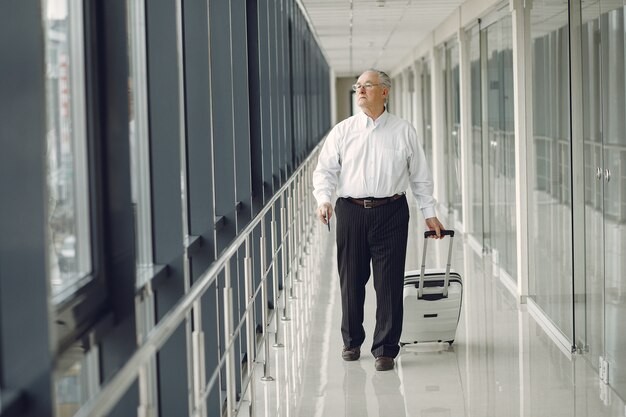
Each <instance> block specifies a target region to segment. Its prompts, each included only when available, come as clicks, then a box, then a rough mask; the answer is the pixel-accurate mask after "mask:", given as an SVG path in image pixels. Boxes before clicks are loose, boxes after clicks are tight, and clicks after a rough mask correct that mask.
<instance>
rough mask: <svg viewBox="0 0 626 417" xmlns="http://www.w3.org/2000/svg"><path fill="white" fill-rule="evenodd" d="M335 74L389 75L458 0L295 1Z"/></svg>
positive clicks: (459, 2)
mask: <svg viewBox="0 0 626 417" xmlns="http://www.w3.org/2000/svg"><path fill="white" fill-rule="evenodd" d="M300 1H301V3H302V5H303V6H304V8H305V9H306V12H307V14H308V16H309V18H310V20H311V23H312V25H313V27H314V30H315V32H316V34H317V37H318V39H319V41H320V43H321V47H322V49H323V50H324V53H325V54H326V57H327V58H328V61H329V62H328V63H329V65H330V66H331V68H332V69H333V70H334V71H335V74H336V75H337V76H352V75H357V74H360V73H361V72H362V71H364V70H366V69H368V68H377V69H381V70H383V71H391V70H393V69H395V67H396V66H397V65H399V64H400V62H401V61H402V59H403V58H406V56H407V55H408V54H409V52H410V51H411V50H412V49H413V48H414V47H415V46H417V45H418V44H419V43H420V42H421V41H422V40H423V39H424V38H425V37H426V36H428V34H429V33H430V32H432V31H433V29H435V28H436V27H437V26H438V25H439V24H440V23H441V22H443V21H444V20H445V18H447V17H448V16H449V15H450V14H451V13H452V12H453V11H454V10H455V9H456V8H457V7H458V6H459V5H460V4H461V3H463V0H300Z"/></svg>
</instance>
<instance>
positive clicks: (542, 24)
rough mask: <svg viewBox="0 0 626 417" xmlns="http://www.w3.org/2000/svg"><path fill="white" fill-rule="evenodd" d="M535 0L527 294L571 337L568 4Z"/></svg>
mask: <svg viewBox="0 0 626 417" xmlns="http://www.w3.org/2000/svg"><path fill="white" fill-rule="evenodd" d="M555 7H556V6H554V2H551V1H535V2H534V3H533V9H532V11H531V38H532V40H531V45H532V68H533V70H532V77H531V80H532V105H533V110H532V118H533V136H532V142H531V152H530V153H529V156H531V157H532V158H533V161H532V165H530V166H531V167H532V166H533V165H534V169H529V170H528V172H527V175H528V186H529V194H528V204H529V210H528V213H529V215H528V217H529V218H528V225H529V227H528V233H529V236H528V241H529V242H532V244H531V245H530V246H529V256H530V257H531V259H532V261H531V262H530V263H529V265H530V270H529V276H530V281H529V292H530V296H531V297H532V298H533V299H534V301H535V302H536V303H537V304H538V305H539V306H540V307H541V308H542V309H543V311H544V312H545V314H546V315H547V316H548V317H549V318H550V319H551V320H552V321H553V322H554V324H555V325H556V326H557V327H558V328H560V329H561V331H562V332H563V333H564V334H565V335H567V336H568V337H571V335H572V331H573V329H572V308H573V305H572V299H573V298H572V297H573V295H572V273H573V272H572V257H571V254H572V246H571V242H572V232H571V229H572V228H571V224H572V207H571V175H570V153H571V151H570V134H569V133H570V132H569V126H570V119H569V108H570V96H569V31H568V26H567V23H568V8H567V4H563V5H561V6H560V7H556V8H555Z"/></svg>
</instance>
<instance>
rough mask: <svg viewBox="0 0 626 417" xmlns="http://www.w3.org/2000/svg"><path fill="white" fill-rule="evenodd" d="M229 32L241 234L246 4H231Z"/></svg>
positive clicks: (244, 216) (246, 147)
mask: <svg viewBox="0 0 626 417" xmlns="http://www.w3.org/2000/svg"><path fill="white" fill-rule="evenodd" d="M230 8H231V11H230V13H231V29H232V53H233V97H234V98H235V99H234V103H233V105H234V115H235V124H234V135H235V171H236V172H235V196H236V201H237V203H238V207H237V231H241V230H242V229H243V228H244V227H245V226H246V225H247V224H248V223H249V222H250V219H251V218H252V210H251V207H252V200H251V191H252V190H251V187H252V186H251V160H250V124H249V123H250V116H249V114H248V112H249V107H250V105H249V103H248V65H247V64H248V62H247V61H248V41H247V38H246V31H247V27H246V5H245V3H243V2H240V1H235V2H231V5H230Z"/></svg>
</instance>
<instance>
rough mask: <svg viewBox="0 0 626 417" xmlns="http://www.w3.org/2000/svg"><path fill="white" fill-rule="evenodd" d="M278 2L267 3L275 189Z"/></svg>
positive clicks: (277, 183)
mask: <svg viewBox="0 0 626 417" xmlns="http://www.w3.org/2000/svg"><path fill="white" fill-rule="evenodd" d="M276 3H277V0H269V1H268V3H267V21H268V42H269V76H270V80H269V83H270V107H269V109H270V125H271V141H272V183H273V185H274V190H277V189H278V188H279V187H280V160H281V148H280V131H279V129H278V77H277V72H278V66H277V62H278V61H277V53H276V52H277V51H276V49H277V36H276Z"/></svg>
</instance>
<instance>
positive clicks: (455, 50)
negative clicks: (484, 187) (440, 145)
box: [443, 41, 463, 221]
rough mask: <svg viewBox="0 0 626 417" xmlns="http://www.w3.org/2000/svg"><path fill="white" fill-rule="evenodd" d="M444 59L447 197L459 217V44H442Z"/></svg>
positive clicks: (461, 215)
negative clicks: (444, 45) (444, 46)
mask: <svg viewBox="0 0 626 417" xmlns="http://www.w3.org/2000/svg"><path fill="white" fill-rule="evenodd" d="M444 52H445V55H444V56H445V58H444V62H443V68H444V82H445V100H446V141H445V142H444V160H445V161H446V198H447V203H448V208H449V209H450V210H451V211H452V213H454V217H455V218H456V219H458V220H459V221H460V219H462V218H463V210H462V204H461V143H460V139H461V138H460V135H461V112H460V104H461V96H460V78H459V44H458V42H456V41H453V42H450V43H449V44H448V45H446V48H445V51H444Z"/></svg>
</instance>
